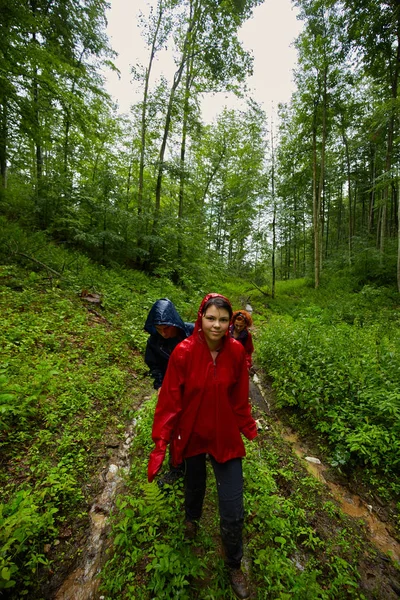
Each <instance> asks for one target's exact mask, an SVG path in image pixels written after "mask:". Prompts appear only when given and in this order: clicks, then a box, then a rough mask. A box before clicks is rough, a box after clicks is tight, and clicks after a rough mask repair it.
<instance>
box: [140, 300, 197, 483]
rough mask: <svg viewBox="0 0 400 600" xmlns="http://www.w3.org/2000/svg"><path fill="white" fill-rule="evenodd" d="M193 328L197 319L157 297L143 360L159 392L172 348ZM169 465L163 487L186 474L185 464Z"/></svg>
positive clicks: (150, 313) (146, 326)
mask: <svg viewBox="0 0 400 600" xmlns="http://www.w3.org/2000/svg"><path fill="white" fill-rule="evenodd" d="M193 328H194V323H185V322H184V321H183V320H182V318H181V316H180V315H179V313H178V311H177V310H176V308H175V306H174V304H173V302H171V300H169V299H168V298H160V300H156V302H154V304H153V306H152V307H151V309H150V311H149V314H148V315H147V319H146V322H145V325H144V329H145V331H147V333H149V334H150V335H149V337H148V339H147V344H146V351H145V356H144V360H145V363H146V365H147V366H148V367H149V369H150V374H151V377H152V378H153V386H154V389H155V390H157V393H158V394H159V393H160V390H161V385H162V382H163V380H164V376H165V373H166V370H167V366H168V361H169V357H170V356H171V353H172V351H173V350H174V348H175V346H177V345H178V344H179V342H182V341H183V340H184V339H186V338H187V337H188V336H189V335H191V333H192V332H193ZM169 466H170V470H169V472H168V473H167V474H166V475H165V476H164V477H163V478H160V479H159V480H158V483H159V485H160V487H162V486H163V485H164V483H168V484H172V483H174V482H175V481H176V480H177V479H179V477H182V476H183V474H184V467H183V464H180V465H178V466H175V467H174V466H173V465H172V460H171V459H170V461H169Z"/></svg>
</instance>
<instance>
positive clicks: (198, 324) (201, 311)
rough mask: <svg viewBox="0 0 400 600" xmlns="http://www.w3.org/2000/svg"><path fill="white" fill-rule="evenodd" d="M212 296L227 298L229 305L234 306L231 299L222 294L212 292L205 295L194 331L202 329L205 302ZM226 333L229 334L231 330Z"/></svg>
mask: <svg viewBox="0 0 400 600" xmlns="http://www.w3.org/2000/svg"><path fill="white" fill-rule="evenodd" d="M210 298H222V299H223V300H225V302H227V303H228V304H229V306H232V305H231V303H230V301H229V300H228V298H226V297H225V296H223V295H222V294H215V293H211V294H207V295H206V296H204V298H203V300H202V301H201V304H200V307H199V310H198V312H197V321H196V323H195V325H194V331H193V333H196V332H198V331H201V317H202V313H203V308H204V305H205V303H206V302H208V300H210ZM225 335H229V330H228V331H227V332H226V334H225Z"/></svg>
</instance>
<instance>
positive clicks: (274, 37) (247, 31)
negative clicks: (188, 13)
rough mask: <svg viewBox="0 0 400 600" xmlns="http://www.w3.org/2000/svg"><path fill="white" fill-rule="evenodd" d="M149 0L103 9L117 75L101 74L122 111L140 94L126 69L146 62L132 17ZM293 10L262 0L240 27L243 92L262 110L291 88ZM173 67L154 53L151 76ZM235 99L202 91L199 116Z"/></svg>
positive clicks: (122, 0) (115, 0)
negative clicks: (246, 69) (246, 55)
mask: <svg viewBox="0 0 400 600" xmlns="http://www.w3.org/2000/svg"><path fill="white" fill-rule="evenodd" d="M151 5H155V2H154V0H152V1H149V2H147V1H146V0H134V1H133V2H132V1H131V0H112V1H111V9H110V10H109V12H108V15H107V19H108V27H107V33H108V35H109V37H110V41H111V45H112V47H113V49H114V50H115V51H116V52H118V57H117V58H116V60H115V64H116V66H117V67H118V69H119V70H120V73H121V74H120V77H118V76H117V74H115V73H109V74H108V76H107V89H108V91H109V93H110V94H112V96H113V97H114V98H115V99H116V100H117V101H118V104H119V108H120V111H121V112H128V111H129V107H130V105H131V104H132V103H133V102H136V101H137V100H138V97H137V94H136V92H137V91H138V92H139V94H140V93H141V91H140V90H138V89H137V86H136V88H135V85H134V84H132V83H131V82H130V79H131V77H130V67H131V65H133V64H135V63H137V62H139V63H146V62H147V60H148V48H146V45H145V43H144V41H143V39H142V37H141V35H140V30H139V27H138V15H139V13H140V11H141V12H143V13H144V14H145V15H147V14H148V12H149V8H150V6H151ZM297 14H298V10H297V9H296V8H295V7H293V6H292V2H291V0H265V1H264V2H263V4H261V5H259V6H257V7H256V8H255V9H254V16H253V18H252V19H250V20H249V21H246V23H245V24H244V25H243V27H242V28H241V30H240V33H239V39H240V40H241V41H242V43H243V44H244V46H245V48H246V49H248V50H251V51H252V52H253V54H254V74H253V76H252V77H251V78H249V80H248V88H249V94H250V95H251V96H252V97H253V98H254V99H255V100H256V101H257V102H259V103H262V106H263V108H264V110H265V112H266V113H267V114H273V113H275V110H276V108H277V105H278V103H279V102H288V101H289V100H290V96H291V94H292V92H293V91H294V83H293V77H292V71H293V69H294V68H295V66H296V63H297V51H296V49H295V48H294V47H293V44H292V42H293V41H294V39H295V38H296V37H297V35H298V34H299V33H300V31H301V29H302V23H301V22H300V21H299V20H298V19H297V18H296V15H297ZM174 70H175V67H174V64H173V57H172V55H171V53H170V52H163V53H160V59H159V60H158V61H157V64H156V66H155V69H154V78H153V79H154V80H156V79H157V78H158V77H159V75H160V74H161V73H163V74H164V75H165V76H166V77H167V78H169V79H170V78H171V77H172V76H173V73H174ZM238 103H239V101H238V100H237V98H235V97H234V95H233V94H232V93H219V94H209V95H207V96H206V97H205V98H204V100H203V104H202V113H203V118H204V120H205V121H206V122H210V121H211V120H212V119H214V117H215V116H216V114H218V113H220V112H221V110H222V109H223V107H224V106H228V108H231V107H235V106H238Z"/></svg>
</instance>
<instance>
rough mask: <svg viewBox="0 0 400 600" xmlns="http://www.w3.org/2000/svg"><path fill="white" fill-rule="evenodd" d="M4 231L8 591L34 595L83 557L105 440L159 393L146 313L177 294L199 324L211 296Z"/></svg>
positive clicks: (0, 488)
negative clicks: (150, 365)
mask: <svg viewBox="0 0 400 600" xmlns="http://www.w3.org/2000/svg"><path fill="white" fill-rule="evenodd" d="M0 224H1V226H2V234H3V235H2V238H1V240H0V317H1V324H2V326H1V328H0V347H1V355H0V452H1V465H0V467H1V468H0V595H1V594H2V590H4V592H3V593H7V597H9V598H20V597H24V596H28V597H32V598H33V597H40V593H41V592H40V589H41V585H42V583H43V581H46V580H47V579H48V578H49V577H50V575H51V574H52V573H54V572H56V571H57V569H59V568H60V566H62V565H64V564H65V566H64V567H62V568H65V569H67V568H68V563H71V564H72V563H73V561H74V560H75V558H76V552H77V548H76V541H75V540H76V539H77V537H79V535H80V533H79V531H81V532H83V531H84V530H85V528H87V526H88V509H89V508H90V502H91V501H92V499H93V497H94V496H95V494H96V492H97V491H98V489H99V479H98V473H99V471H100V470H101V468H102V465H103V466H104V465H105V464H106V463H107V460H108V458H109V454H110V449H109V448H107V446H106V441H107V437H108V436H110V435H113V436H115V435H116V436H117V437H118V436H120V437H121V436H122V435H123V433H124V431H125V429H126V424H127V422H129V421H130V420H131V418H132V414H133V412H134V410H135V409H136V407H137V406H138V405H139V404H140V402H141V398H142V396H143V394H144V393H145V391H146V390H148V388H149V387H150V381H149V379H148V378H147V377H145V376H146V375H147V368H146V366H145V364H144V361H143V352H144V348H145V344H146V339H147V334H146V333H145V332H144V330H143V325H144V322H145V319H146V316H147V313H148V310H149V309H150V307H151V305H152V304H153V302H154V301H155V300H157V299H158V298H161V297H169V298H170V299H171V300H172V301H173V302H174V303H175V305H176V306H177V309H178V311H179V312H180V314H181V315H182V318H183V319H184V320H187V321H193V320H195V318H196V314H197V307H198V305H199V302H200V299H201V297H202V295H203V294H204V293H206V292H207V291H210V290H208V289H201V288H200V287H198V286H196V285H195V284H194V283H193V282H192V281H188V282H187V285H186V286H183V287H182V286H181V287H180V288H178V287H176V286H174V285H173V284H172V283H171V281H170V280H169V279H168V277H167V276H165V274H159V275H155V276H152V277H150V276H148V275H146V274H145V273H142V272H140V271H134V270H129V269H122V268H120V267H118V268H115V269H112V268H105V267H102V266H100V265H96V264H94V263H93V262H92V261H90V260H89V259H88V258H87V257H85V256H84V255H82V254H79V253H77V252H70V251H68V250H67V249H65V248H63V247H61V246H57V245H55V244H54V243H49V241H48V240H47V238H46V236H45V235H44V234H43V233H41V232H36V233H27V232H24V231H23V230H22V229H21V228H19V227H18V226H17V225H15V224H12V223H7V222H6V221H5V220H4V219H0ZM210 285H211V283H210ZM211 289H212V288H211ZM88 299H93V300H95V302H94V303H91V302H90V301H89V300H88ZM35 595H36V596H35Z"/></svg>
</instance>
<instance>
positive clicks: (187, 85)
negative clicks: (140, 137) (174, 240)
mask: <svg viewBox="0 0 400 600" xmlns="http://www.w3.org/2000/svg"><path fill="white" fill-rule="evenodd" d="M192 70H193V54H192V56H191V58H190V60H189V61H188V63H187V68H186V80H185V99H184V104H183V124H182V139H181V155H180V175H179V205H178V232H177V237H178V260H181V258H182V235H181V234H182V228H183V225H182V220H183V205H184V196H185V179H186V173H185V168H186V165H185V154H186V137H187V129H188V121H189V108H190V107H189V99H190V88H191V84H192Z"/></svg>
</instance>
